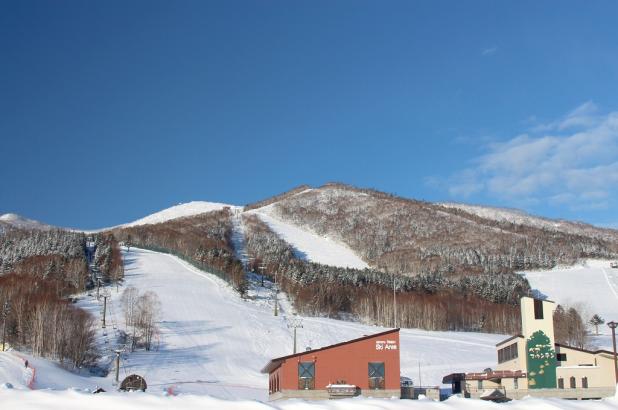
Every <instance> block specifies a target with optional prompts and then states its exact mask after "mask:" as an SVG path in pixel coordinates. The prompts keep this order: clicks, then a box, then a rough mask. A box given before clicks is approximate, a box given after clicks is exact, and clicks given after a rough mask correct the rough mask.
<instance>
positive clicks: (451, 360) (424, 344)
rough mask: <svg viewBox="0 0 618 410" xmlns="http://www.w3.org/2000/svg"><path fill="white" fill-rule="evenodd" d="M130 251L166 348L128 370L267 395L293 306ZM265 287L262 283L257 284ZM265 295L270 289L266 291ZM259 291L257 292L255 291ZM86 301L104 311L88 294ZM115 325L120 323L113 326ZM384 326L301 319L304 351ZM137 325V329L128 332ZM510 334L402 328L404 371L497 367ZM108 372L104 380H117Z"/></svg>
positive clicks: (152, 388) (182, 383)
mask: <svg viewBox="0 0 618 410" xmlns="http://www.w3.org/2000/svg"><path fill="white" fill-rule="evenodd" d="M124 257H125V264H126V266H125V274H126V285H125V287H126V286H135V287H136V288H137V289H139V290H140V292H144V291H146V290H152V291H154V292H156V293H157V294H158V296H159V298H160V300H161V304H162V316H161V322H160V324H159V326H160V329H161V332H160V335H159V341H158V346H159V347H158V351H151V352H145V351H143V350H138V351H136V352H134V353H131V354H123V362H122V364H123V366H122V371H121V378H123V377H124V376H126V375H128V374H132V373H137V374H140V375H142V376H144V378H145V379H146V381H147V383H148V386H149V392H153V393H155V394H163V392H164V390H165V389H167V388H169V387H172V388H173V389H174V391H176V392H179V393H191V394H198V395H204V394H208V395H212V396H215V397H218V398H223V399H238V398H243V399H257V400H263V401H265V400H267V396H268V392H267V388H268V376H267V375H264V374H261V373H260V370H261V369H262V368H263V367H264V365H265V364H266V363H267V362H268V361H269V360H270V359H271V358H274V357H279V356H283V355H286V354H290V353H292V350H293V346H292V340H293V336H292V331H291V330H290V329H289V328H288V327H287V322H286V320H285V316H287V315H290V314H291V313H292V312H291V309H292V308H291V305H290V304H289V302H286V301H285V300H284V301H282V302H283V303H281V307H282V308H281V312H280V316H277V317H275V316H274V315H273V304H272V301H271V300H269V299H268V298H267V297H266V298H265V297H256V298H255V299H254V300H243V299H241V298H240V297H239V296H238V294H237V293H236V292H234V291H233V290H232V289H231V288H230V287H229V286H228V285H227V283H225V282H224V281H223V280H221V279H219V278H217V277H215V276H214V275H211V274H209V273H205V272H202V271H200V270H198V269H197V268H195V267H193V266H191V265H189V264H188V263H186V262H184V261H182V260H180V259H178V258H176V257H174V256H170V255H166V254H162V253H157V252H151V251H146V250H140V249H132V250H131V251H130V252H129V253H125V254H124ZM122 290H123V289H122V288H121V289H120V292H118V293H116V291H115V290H113V289H112V290H111V300H110V301H109V302H108V306H110V310H109V312H110V314H111V315H112V316H108V329H107V332H108V336H107V343H104V344H103V347H104V349H107V350H108V351H109V353H108V354H110V357H111V350H112V349H113V348H114V343H115V340H114V337H113V332H114V331H113V330H111V329H110V323H113V324H115V326H116V327H117V329H116V330H115V331H116V332H118V331H119V330H120V329H121V328H123V327H124V319H123V317H122V309H121V307H120V304H119V299H120V295H121V293H122ZM258 292H259V291H258ZM261 292H263V293H261V294H262V295H269V294H270V293H269V290H268V289H263V290H262V291H261ZM256 296H258V295H256ZM282 298H283V296H282ZM80 305H81V306H83V307H85V308H87V309H88V310H90V311H91V312H92V313H93V314H97V315H98V314H99V311H100V310H99V309H100V308H99V305H98V304H96V303H95V302H94V299H92V298H88V299H85V300H83V301H82V302H80ZM111 326H114V325H111ZM383 330H385V328H381V327H375V326H369V325H363V324H359V323H354V322H345V321H339V320H334V319H327V318H314V317H305V318H303V328H302V329H299V330H298V345H297V346H298V351H302V350H305V348H306V347H311V348H319V347H322V346H326V345H330V344H334V343H338V342H342V341H345V340H349V339H354V338H358V337H362V336H363V335H367V334H372V333H377V332H380V331H383ZM129 331H130V330H129ZM504 337H505V336H504V335H491V334H479V333H457V332H429V331H423V330H416V329H403V330H402V331H401V372H402V375H405V376H409V377H412V378H413V379H414V380H415V383H417V384H418V380H419V362H420V379H421V380H422V383H423V384H424V385H439V384H440V382H441V380H442V377H443V376H444V375H445V374H448V373H451V372H456V371H469V370H481V369H483V368H486V367H490V366H494V364H495V362H496V358H495V347H494V345H495V343H497V342H498V341H500V340H502V339H503V338H504ZM112 377H113V374H110V375H109V376H108V377H107V379H106V384H101V383H99V385H102V386H103V387H105V386H111V382H112V380H111V378H112Z"/></svg>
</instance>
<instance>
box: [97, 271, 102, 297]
mask: <svg viewBox="0 0 618 410" xmlns="http://www.w3.org/2000/svg"><path fill="white" fill-rule="evenodd" d="M100 287H101V279H100V278H99V277H98V276H97V300H99V288H100Z"/></svg>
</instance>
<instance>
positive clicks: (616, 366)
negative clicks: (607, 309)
mask: <svg viewBox="0 0 618 410" xmlns="http://www.w3.org/2000/svg"><path fill="white" fill-rule="evenodd" d="M607 326H609V327H610V329H612V344H613V345H614V375H615V377H616V383H618V356H616V326H618V323H616V322H614V321H613V320H612V321H611V322H609V323H608V324H607Z"/></svg>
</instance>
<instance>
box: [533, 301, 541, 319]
mask: <svg viewBox="0 0 618 410" xmlns="http://www.w3.org/2000/svg"><path fill="white" fill-rule="evenodd" d="M534 318H535V319H543V301H542V300H539V299H534Z"/></svg>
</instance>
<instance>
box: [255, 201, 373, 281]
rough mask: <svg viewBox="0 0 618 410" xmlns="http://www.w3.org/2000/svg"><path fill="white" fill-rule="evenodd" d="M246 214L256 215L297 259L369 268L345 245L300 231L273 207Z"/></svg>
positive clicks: (300, 229) (303, 230) (306, 231)
mask: <svg viewBox="0 0 618 410" xmlns="http://www.w3.org/2000/svg"><path fill="white" fill-rule="evenodd" d="M247 213H254V214H256V215H257V216H258V217H259V218H260V219H261V220H262V221H263V222H264V223H266V224H267V225H268V226H269V227H270V229H272V230H273V231H274V232H275V233H276V234H277V235H279V237H280V238H281V239H283V240H284V241H286V242H287V243H289V244H290V245H292V247H293V248H294V249H295V250H296V254H297V256H298V257H300V258H302V259H306V260H308V261H311V262H317V263H321V264H324V265H331V266H341V267H349V268H356V269H365V268H367V267H369V265H367V263H366V262H365V261H363V260H362V259H361V258H360V257H359V256H358V255H357V254H356V253H355V252H354V251H353V250H352V249H350V248H349V247H348V246H347V245H345V244H343V243H341V242H338V241H336V240H334V239H333V238H328V237H325V236H321V235H318V234H316V233H313V232H310V231H308V230H305V229H302V228H300V227H298V226H296V225H294V224H291V223H288V222H285V221H283V220H282V219H280V218H278V217H277V215H276V214H275V213H274V212H273V206H272V205H269V206H265V207H263V208H259V209H257V210H253V211H248V212H247Z"/></svg>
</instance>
